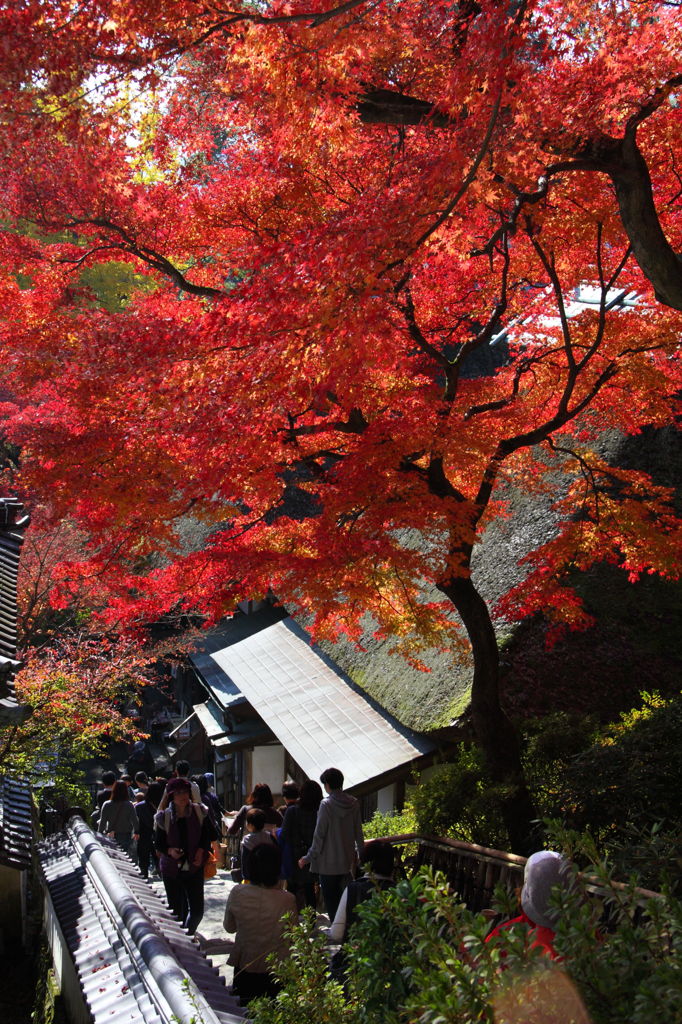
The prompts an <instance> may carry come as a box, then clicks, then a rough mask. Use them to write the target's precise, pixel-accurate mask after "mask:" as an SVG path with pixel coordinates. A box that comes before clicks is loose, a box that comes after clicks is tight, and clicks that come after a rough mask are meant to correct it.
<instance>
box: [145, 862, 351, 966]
mask: <svg viewBox="0 0 682 1024" xmlns="http://www.w3.org/2000/svg"><path fill="white" fill-rule="evenodd" d="M152 884H153V886H154V889H155V891H156V892H158V893H159V895H160V896H162V897H164V898H165V892H164V888H163V883H162V882H161V881H154V882H153V883H152ZM235 884H237V883H235V882H233V881H232V876H231V874H230V871H229V870H228V869H226V868H223V869H221V868H218V872H217V874H216V875H215V876H214V877H213V878H209V879H208V880H207V881H206V882H205V883H204V916H203V918H202V920H201V924H200V925H199V927H198V929H197V933H196V938H197V940H198V942H199V944H200V946H201V948H202V950H204V952H205V953H206V955H207V956H208V957H210V959H211V962H212V963H213V966H214V967H217V969H218V971H219V973H220V974H221V975H222V977H224V978H225V984H226V985H231V984H232V977H233V973H234V972H233V969H232V966H231V964H228V962H227V957H228V955H229V950H230V946H231V943H232V940H233V939H234V935H231V934H228V932H226V931H225V929H224V928H223V918H224V916H225V904H226V903H227V897H228V895H229V893H230V889H231V888H232V886H233V885H235ZM328 926H329V918H328V917H327V915H326V914H320V913H318V915H317V927H318V928H324V927H328ZM330 951H331V950H330Z"/></svg>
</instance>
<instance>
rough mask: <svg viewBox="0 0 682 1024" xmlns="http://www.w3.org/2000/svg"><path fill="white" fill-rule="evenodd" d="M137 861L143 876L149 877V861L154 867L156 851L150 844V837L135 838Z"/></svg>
mask: <svg viewBox="0 0 682 1024" xmlns="http://www.w3.org/2000/svg"><path fill="white" fill-rule="evenodd" d="M137 863H138V865H139V868H140V874H141V875H142V877H143V878H148V877H149V867H150V863H151V864H152V865H153V866H154V867H156V853H155V852H154V848H153V846H152V841H151V837H150V838H149V839H147V837H146V836H144V837H143V836H140V838H139V839H138V840H137Z"/></svg>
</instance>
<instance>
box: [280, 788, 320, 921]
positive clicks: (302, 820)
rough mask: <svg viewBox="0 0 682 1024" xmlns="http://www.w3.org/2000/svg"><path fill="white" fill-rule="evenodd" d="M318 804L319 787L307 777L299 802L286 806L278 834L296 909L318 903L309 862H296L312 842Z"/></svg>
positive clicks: (283, 864)
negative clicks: (302, 863)
mask: <svg viewBox="0 0 682 1024" xmlns="http://www.w3.org/2000/svg"><path fill="white" fill-rule="evenodd" d="M321 803H322V787H321V786H320V784H319V782H315V781H314V780H313V779H308V780H307V781H306V782H304V783H303V785H302V786H301V792H300V795H299V799H298V803H295V804H291V806H290V807H288V808H287V810H286V812H285V814H284V821H283V823H282V828H281V829H280V833H279V843H280V846H281V847H282V866H283V867H284V868H285V871H284V877H285V878H286V880H287V889H288V890H289V892H292V893H293V894H294V896H295V897H296V904H297V906H298V909H299V911H300V910H302V909H303V907H305V906H307V907H315V906H316V904H317V898H316V893H315V887H316V885H317V883H318V877H317V875H316V874H315V873H314V872H313V871H311V870H310V865H309V864H305V866H304V867H302V868H301V867H299V865H298V861H299V859H300V858H301V857H304V856H305V854H306V853H307V852H308V850H309V848H310V844H311V843H312V841H313V835H314V833H315V825H316V823H317V812H318V809H319V806H320V804H321Z"/></svg>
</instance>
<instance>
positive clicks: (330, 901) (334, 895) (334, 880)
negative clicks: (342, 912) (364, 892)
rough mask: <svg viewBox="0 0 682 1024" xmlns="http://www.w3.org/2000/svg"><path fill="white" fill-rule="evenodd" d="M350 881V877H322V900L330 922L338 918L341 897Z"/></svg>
mask: <svg viewBox="0 0 682 1024" xmlns="http://www.w3.org/2000/svg"><path fill="white" fill-rule="evenodd" d="M350 880H351V876H350V875H320V888H321V890H322V898H323V900H324V906H325V910H326V911H327V916H328V917H329V921H330V922H332V921H333V920H334V918H335V917H336V911H337V910H338V907H339V903H340V902H341V895H342V893H343V890H344V889H345V888H346V886H347V885H348V883H349V882H350Z"/></svg>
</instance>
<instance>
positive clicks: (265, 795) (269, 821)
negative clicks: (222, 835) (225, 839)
mask: <svg viewBox="0 0 682 1024" xmlns="http://www.w3.org/2000/svg"><path fill="white" fill-rule="evenodd" d="M274 803H275V801H274V800H273V798H272V790H271V789H270V787H269V786H268V784H267V782H257V783H256V785H255V786H254V787H253V792H252V793H251V794H250V795H249V796H248V797H247V798H246V803H245V804H244V806H243V807H240V809H239V811H238V812H237V816H236V817H235V819H234V821H233V822H232V824H231V825H230V827H229V828H228V830H227V832H228V835H231V836H236V835H239V834H240V833H241V832H243V831H244V826H245V824H246V815H247V812H248V811H249V810H250V809H251V808H252V807H260V809H261V810H262V811H264V812H265V827H266V828H267V829H268V830H269V831H271V832H274V831H275V830H276V829H278V828H279V827H280V825H281V824H282V815H281V814H280V813H279V811H276V810H275V807H274Z"/></svg>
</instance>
